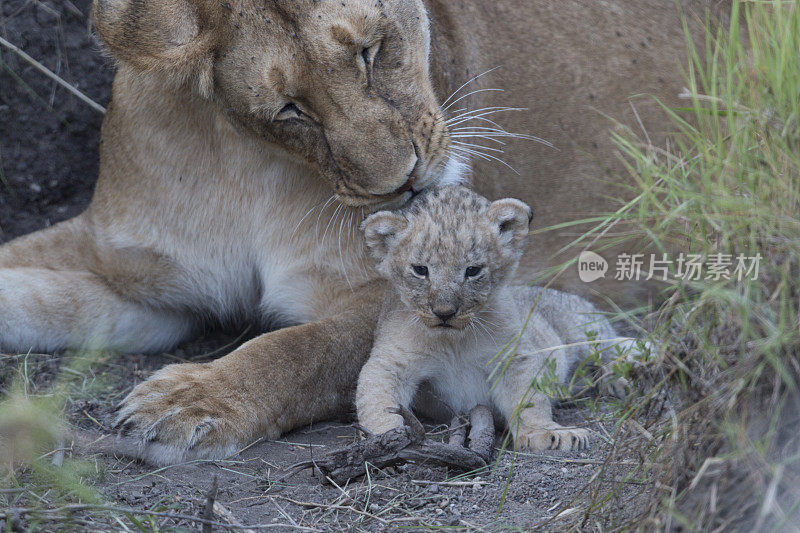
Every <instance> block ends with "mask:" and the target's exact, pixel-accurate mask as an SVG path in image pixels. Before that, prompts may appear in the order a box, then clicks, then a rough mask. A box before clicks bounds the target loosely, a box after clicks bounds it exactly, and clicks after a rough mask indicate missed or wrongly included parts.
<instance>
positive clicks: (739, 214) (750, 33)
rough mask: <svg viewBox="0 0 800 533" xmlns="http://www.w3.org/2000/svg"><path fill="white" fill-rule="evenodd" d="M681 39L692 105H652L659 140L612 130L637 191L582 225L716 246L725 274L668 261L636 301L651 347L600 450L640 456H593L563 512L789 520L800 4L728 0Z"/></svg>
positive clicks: (799, 264)
mask: <svg viewBox="0 0 800 533" xmlns="http://www.w3.org/2000/svg"><path fill="white" fill-rule="evenodd" d="M686 34H687V36H688V35H689V32H688V29H687V30H686ZM687 43H688V45H689V51H690V58H689V59H690V64H689V68H688V70H687V72H686V82H687V89H686V90H685V92H684V94H683V95H682V97H683V98H685V100H686V102H687V105H686V106H685V107H682V108H678V109H675V108H669V107H667V106H662V107H663V109H664V111H665V112H666V113H667V115H668V116H669V117H670V120H671V122H672V125H673V130H674V131H675V133H674V134H673V135H671V136H670V137H669V139H668V144H667V146H666V147H657V146H654V145H653V144H652V143H650V141H649V140H648V139H646V138H645V139H642V138H640V137H638V136H637V135H635V134H634V132H633V131H631V130H629V129H622V128H620V129H618V130H617V132H616V133H614V142H615V143H616V145H617V147H618V148H619V151H620V153H621V155H622V158H623V160H624V162H625V165H626V168H627V170H628V172H629V173H630V175H631V176H632V177H633V178H634V179H635V181H636V183H637V191H636V194H637V195H638V196H637V197H636V199H635V201H633V202H631V203H629V204H626V206H625V208H624V209H621V210H620V211H618V212H617V213H615V214H613V215H611V216H609V217H608V219H607V220H605V221H604V224H603V225H601V226H599V227H597V228H595V229H594V230H593V231H592V232H591V233H592V234H602V231H603V229H604V228H605V227H607V226H608V225H613V224H616V223H617V222H624V223H625V224H626V225H629V226H632V227H634V228H636V231H634V232H633V233H632V234H631V235H629V236H628V237H627V239H628V244H629V246H630V247H631V249H646V248H648V247H649V246H653V245H654V246H655V247H656V248H657V249H658V250H659V251H660V252H661V253H670V254H671V256H672V257H673V259H674V258H677V254H679V253H680V252H683V253H686V254H688V253H692V254H698V255H699V256H701V258H702V259H703V260H704V262H705V263H706V264H707V262H708V261H711V260H713V259H714V258H717V257H719V256H718V255H717V254H722V258H723V259H724V260H725V261H727V260H728V258H730V260H731V262H732V264H731V265H730V267H729V269H728V277H729V278H730V279H726V278H725V277H720V279H714V277H713V276H712V277H711V278H710V279H709V278H708V276H707V271H705V270H704V272H703V276H702V277H701V279H697V280H683V279H679V277H678V274H679V272H677V271H676V265H674V264H673V265H672V271H671V273H672V276H671V278H672V281H670V282H668V283H667V284H666V287H665V289H664V294H663V296H664V298H663V302H664V303H663V304H662V305H661V306H660V307H659V308H658V309H657V310H656V311H655V312H653V313H651V314H650V315H648V316H647V317H646V322H647V323H649V324H653V325H654V327H653V328H652V331H653V333H652V339H651V340H652V341H653V342H654V345H655V346H659V347H661V349H660V350H659V352H660V353H659V354H658V357H657V360H655V361H654V362H651V363H650V364H648V365H645V367H644V369H643V370H641V371H640V374H641V375H640V378H641V379H640V383H641V384H642V385H643V386H642V389H641V392H640V394H638V395H636V396H635V397H634V398H633V399H632V400H631V401H629V402H628V404H627V406H626V407H625V409H624V410H623V411H622V412H621V413H620V414H621V417H620V421H619V422H618V423H617V426H618V428H619V431H618V432H617V434H616V438H615V440H614V443H613V445H612V446H611V447H610V455H609V458H610V460H611V461H619V460H624V459H630V458H634V459H636V466H635V467H634V468H633V469H632V470H627V471H624V472H615V471H613V470H612V469H606V468H601V469H600V470H599V471H598V474H597V475H596V476H595V478H594V481H593V483H592V486H590V487H589V488H588V494H589V497H588V499H587V501H586V502H585V505H584V507H583V509H582V513H580V515H579V516H575V515H574V514H573V515H572V519H571V522H573V523H574V524H575V525H576V526H579V527H588V526H590V525H591V526H592V527H594V526H595V525H602V527H604V528H614V527H633V526H636V527H638V528H643V529H647V530H650V529H659V530H665V529H666V530H668V529H674V528H678V527H681V528H685V529H688V530H718V529H736V530H749V529H753V528H754V529H756V530H768V529H772V528H783V527H792V526H793V527H797V525H798V524H800V514H798V512H799V510H798V507H800V506H799V505H798V503H797V502H799V501H800V463H798V459H800V453H799V452H800V435H798V433H797V430H796V426H797V420H798V416H800V394H799V393H798V379H800V357H798V353H799V351H800V290H798V283H797V281H798V277H799V276H800V217H799V216H798V213H800V123H799V121H800V68H798V64H797V53H798V50H800V9H798V5H797V4H796V3H787V2H780V1H775V2H738V1H737V2H734V4H733V14H732V19H731V23H730V25H729V26H728V27H715V26H713V25H712V24H708V25H707V27H706V38H705V41H704V42H702V43H700V44H699V45H698V44H697V43H695V42H693V41H692V40H691V39H690V38H688V37H687ZM636 247H638V248H636ZM740 254H741V255H742V256H745V257H748V258H754V257H759V258H760V261H759V264H758V273H757V276H756V275H755V271H751V272H749V273H746V274H745V275H741V276H740V275H738V274H736V273H735V272H734V268H735V266H736V258H737V257H738V256H739V255H740ZM748 265H749V263H748ZM634 478H638V480H639V483H640V485H639V486H640V487H641V488H640V489H639V490H632V489H631V487H632V486H635V485H632V484H631V480H632V479H634ZM632 501H636V502H637V504H636V506H631V505H630V502H632ZM626 506H627V509H626V510H624V512H622V513H621V512H619V510H620V509H621V508H624V507H626Z"/></svg>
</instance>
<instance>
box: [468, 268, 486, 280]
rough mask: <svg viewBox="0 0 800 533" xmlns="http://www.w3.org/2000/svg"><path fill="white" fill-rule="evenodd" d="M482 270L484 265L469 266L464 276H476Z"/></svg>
mask: <svg viewBox="0 0 800 533" xmlns="http://www.w3.org/2000/svg"><path fill="white" fill-rule="evenodd" d="M481 270H483V267H482V266H471V267H467V270H465V271H464V277H467V278H474V277H475V276H477V275H478V274H480V273H481Z"/></svg>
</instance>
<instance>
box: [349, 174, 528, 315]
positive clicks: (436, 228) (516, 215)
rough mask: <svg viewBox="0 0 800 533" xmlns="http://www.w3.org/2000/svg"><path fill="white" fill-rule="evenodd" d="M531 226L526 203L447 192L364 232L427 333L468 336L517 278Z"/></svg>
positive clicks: (386, 216) (384, 215) (375, 220)
mask: <svg viewBox="0 0 800 533" xmlns="http://www.w3.org/2000/svg"><path fill="white" fill-rule="evenodd" d="M530 220H531V210H530V208H529V207H528V206H527V205H525V204H524V203H523V202H521V201H519V200H516V199H513V198H505V199H502V200H497V201H495V202H489V200H487V199H486V198H484V197H482V196H480V195H478V194H476V193H474V192H472V191H471V190H469V189H467V188H466V187H461V186H447V187H436V188H432V189H429V190H428V191H425V192H423V193H421V194H419V195H417V196H416V197H415V198H414V200H413V201H412V203H411V204H410V205H409V206H408V207H406V208H404V209H402V210H399V211H379V212H377V213H375V214H373V215H370V216H369V217H368V218H367V219H366V220H364V222H363V224H362V229H363V231H364V235H365V237H366V243H367V246H368V247H369V249H370V252H371V254H372V256H373V257H374V258H375V260H376V261H377V267H378V271H379V272H380V273H381V275H382V276H383V277H384V278H386V279H387V280H388V281H389V283H390V284H391V285H392V286H394V288H395V289H396V291H397V293H398V295H399V296H400V299H401V300H402V302H403V304H404V305H405V306H406V307H407V308H408V309H410V310H412V311H414V312H415V313H416V314H417V315H418V316H419V317H420V319H421V320H422V321H423V323H425V324H426V325H427V326H430V327H453V328H458V329H463V328H465V327H466V326H467V325H468V324H469V323H470V322H471V321H472V319H473V317H474V316H475V314H476V313H477V312H478V311H480V310H481V309H482V308H483V306H484V305H485V304H486V303H487V301H488V300H489V299H490V296H491V295H492V294H493V293H494V292H495V291H496V289H497V288H498V287H501V286H502V285H503V284H504V283H505V282H506V281H507V280H508V279H509V277H510V276H511V274H513V272H514V270H515V269H516V267H517V265H518V264H519V260H520V258H521V257H522V253H523V251H524V248H525V244H526V241H527V235H528V225H529V223H530Z"/></svg>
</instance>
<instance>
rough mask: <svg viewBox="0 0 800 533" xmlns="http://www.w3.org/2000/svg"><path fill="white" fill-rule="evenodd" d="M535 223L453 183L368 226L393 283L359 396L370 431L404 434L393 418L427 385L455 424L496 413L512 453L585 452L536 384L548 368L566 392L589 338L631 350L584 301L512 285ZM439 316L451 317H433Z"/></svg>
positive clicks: (577, 432)
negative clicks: (488, 409)
mask: <svg viewBox="0 0 800 533" xmlns="http://www.w3.org/2000/svg"><path fill="white" fill-rule="evenodd" d="M529 220H530V210H529V208H528V207H527V206H526V205H525V204H523V203H522V202H520V201H519V200H514V199H511V198H508V199H504V200H497V201H495V202H491V203H490V202H489V201H488V200H486V199H485V198H483V197H481V196H479V195H477V194H475V193H473V192H472V191H470V190H469V189H466V188H464V187H461V186H449V187H441V188H436V189H432V190H430V192H428V191H426V192H423V193H421V194H420V195H419V196H417V197H416V198H415V199H414V201H413V203H412V204H411V205H410V206H409V207H407V208H405V209H403V210H402V211H399V212H395V213H390V212H385V211H382V212H379V213H376V214H374V215H372V216H370V217H369V218H367V219H366V220H365V221H364V224H363V227H364V232H365V234H366V237H367V244H368V245H369V246H370V249H371V251H372V253H373V256H374V257H375V259H376V261H377V264H378V271H379V272H380V273H381V275H382V276H383V277H384V278H385V279H386V280H387V281H388V283H389V284H390V285H391V290H389V291H388V292H387V296H386V298H385V300H384V303H383V307H382V310H381V315H380V318H379V319H378V328H377V331H376V334H375V342H374V345H373V348H372V354H371V355H370V358H369V360H368V361H367V363H366V364H365V365H364V368H363V369H362V371H361V375H360V377H359V380H358V389H357V392H356V407H357V408H358V420H359V423H360V424H361V425H362V426H364V427H365V428H366V429H367V430H369V431H372V432H374V433H383V432H385V431H388V430H390V429H393V428H395V427H399V426H401V425H402V424H403V419H402V417H401V416H400V415H397V414H392V413H391V412H392V411H393V410H395V408H397V407H398V406H403V407H406V408H408V407H410V406H411V402H412V399H413V398H414V396H415V394H416V391H417V388H418V387H419V386H420V385H421V384H422V383H423V382H426V383H427V384H428V385H429V387H430V388H431V389H432V391H433V396H432V397H433V398H434V399H435V402H436V403H438V402H441V403H444V406H445V408H446V409H447V410H448V411H449V413H450V416H453V415H456V414H465V413H468V412H469V411H470V410H471V409H472V408H473V407H475V406H476V405H478V404H485V405H490V406H492V407H493V408H494V410H495V412H496V413H497V414H498V416H499V417H500V418H501V420H502V421H503V422H504V423H507V424H509V425H510V429H511V433H512V435H513V436H514V443H515V445H516V447H517V448H520V449H521V448H528V449H533V450H541V449H545V448H552V449H580V448H585V447H586V446H587V445H588V441H589V432H588V431H587V430H585V429H581V428H566V427H562V426H560V425H559V424H556V423H555V422H554V421H553V418H552V415H551V409H550V399H549V398H548V397H547V396H546V395H545V394H544V393H542V392H541V391H540V389H537V388H535V387H533V386H532V383H533V381H534V380H536V379H539V380H541V381H542V382H547V379H548V378H550V377H551V376H549V375H548V374H547V367H548V365H553V370H554V375H553V376H552V377H553V378H555V380H556V381H557V382H558V383H560V384H562V385H564V384H567V382H568V380H569V374H570V370H571V369H572V368H573V367H574V366H575V365H576V364H577V363H579V362H581V361H583V360H584V359H586V358H587V357H588V356H589V355H590V345H589V344H588V343H587V337H586V332H587V331H594V332H595V333H596V337H595V338H594V340H595V341H597V342H593V343H592V344H593V345H595V346H597V347H598V349H600V350H602V351H603V352H604V353H610V349H611V346H612V345H615V346H620V349H621V350H630V348H632V347H633V342H632V341H631V340H621V339H618V338H617V334H616V332H615V331H614V329H613V328H612V327H611V325H610V324H609V323H608V321H607V320H606V319H605V318H604V317H603V316H602V315H600V313H599V311H598V310H597V309H596V308H594V307H593V306H592V304H590V303H589V302H588V301H586V300H584V299H582V298H580V297H579V296H574V295H569V294H565V293H562V292H559V291H555V290H552V289H540V288H535V287H525V286H510V285H509V284H508V281H509V278H510V276H511V275H512V273H513V272H514V270H515V269H516V268H517V266H518V264H519V260H520V257H521V256H522V252H523V251H524V249H525V245H526V244H527V235H528V223H529ZM422 267H424V270H425V275H424V276H423V275H420V274H419V272H418V270H419V269H420V268H422ZM437 309H448V314H450V312H452V316H448V315H436V313H437V311H436V310H437ZM531 309H533V311H532V312H531ZM520 332H522V336H521V337H520V338H519V342H518V343H517V342H516V341H515V340H514V339H515V337H516V336H518V335H520ZM509 343H510V344H509ZM507 345H508V346H509V347H508V348H505V349H504V347H505V346H507ZM615 353H616V352H615ZM430 399H431V396H430V395H427V396H423V395H420V396H418V398H417V400H416V401H415V404H416V407H417V408H419V409H421V410H422V411H424V412H428V413H430V412H436V411H437V408H436V406H433V405H425V402H428V403H430ZM438 410H441V408H439V409H438Z"/></svg>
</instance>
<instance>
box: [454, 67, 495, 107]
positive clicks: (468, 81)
mask: <svg viewBox="0 0 800 533" xmlns="http://www.w3.org/2000/svg"><path fill="white" fill-rule="evenodd" d="M499 68H500V65H497V66H496V67H492V68H490V69H489V70H485V71H483V72H481V73H480V74H478V75H476V76H473V77H471V78H470V79H468V80H467V81H466V82H464V84H463V85H461V87H459V88H458V89H456V90H455V91H453V94H451V95H450V96H448V97H447V98H446V99H445V101H444V102H442V103H441V106H444V105H447V103H448V102H449V101H450V99H451V98H452V97H454V96H455V95H457V94H458V91H460V90H461V89H463V88H464V87H466V86H467V85H469V84H470V83H472V82H473V81H475V80H477V79H478V78H480V77H481V76H485V75H486V74H489V73H490V72H492V71H495V70H497V69H499Z"/></svg>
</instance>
